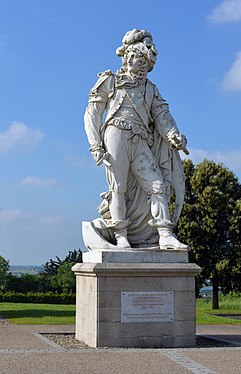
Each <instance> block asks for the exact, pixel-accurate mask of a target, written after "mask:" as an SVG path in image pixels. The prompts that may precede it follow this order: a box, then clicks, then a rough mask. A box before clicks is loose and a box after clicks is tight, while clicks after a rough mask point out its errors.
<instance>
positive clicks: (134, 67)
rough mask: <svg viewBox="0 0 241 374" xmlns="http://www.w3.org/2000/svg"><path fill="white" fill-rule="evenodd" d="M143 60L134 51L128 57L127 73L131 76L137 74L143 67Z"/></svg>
mask: <svg viewBox="0 0 241 374" xmlns="http://www.w3.org/2000/svg"><path fill="white" fill-rule="evenodd" d="M142 60H143V59H142V58H141V57H140V55H139V56H138V54H137V53H136V52H134V51H130V52H129V53H128V55H127V59H126V63H127V72H128V73H131V74H137V73H138V72H139V71H140V69H141V67H142Z"/></svg>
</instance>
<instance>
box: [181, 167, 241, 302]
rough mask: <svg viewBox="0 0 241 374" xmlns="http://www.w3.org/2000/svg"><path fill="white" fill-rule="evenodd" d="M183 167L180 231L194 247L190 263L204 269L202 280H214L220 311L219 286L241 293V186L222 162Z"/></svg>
mask: <svg viewBox="0 0 241 374" xmlns="http://www.w3.org/2000/svg"><path fill="white" fill-rule="evenodd" d="M183 165H184V171H185V175H186V178H187V179H186V196H185V204H184V207H183V211H182V215H181V217H180V220H179V222H178V226H177V232H178V236H179V238H180V240H181V241H183V242H186V243H187V244H189V246H190V247H191V253H190V260H192V261H195V262H196V263H197V264H198V265H199V266H200V267H201V268H202V273H201V278H200V280H201V281H203V280H204V279H210V280H211V282H212V285H213V307H214V308H218V287H219V286H221V287H222V289H223V291H224V292H228V291H230V290H241V282H240V279H241V278H240V275H241V253H240V248H241V239H240V232H241V185H240V183H239V181H238V179H237V178H236V177H235V176H234V174H233V173H232V172H231V171H230V170H228V169H227V168H226V167H224V166H223V165H222V164H220V163H219V164H216V163H214V162H213V161H208V160H204V161H203V162H202V163H200V164H198V165H197V166H196V167H195V166H194V165H193V163H192V161H191V160H186V161H184V163H183Z"/></svg>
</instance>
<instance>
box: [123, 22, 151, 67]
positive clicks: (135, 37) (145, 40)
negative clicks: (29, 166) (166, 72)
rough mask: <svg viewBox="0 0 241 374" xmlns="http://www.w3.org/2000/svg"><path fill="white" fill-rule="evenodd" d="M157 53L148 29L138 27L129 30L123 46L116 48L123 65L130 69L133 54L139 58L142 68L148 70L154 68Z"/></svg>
mask: <svg viewBox="0 0 241 374" xmlns="http://www.w3.org/2000/svg"><path fill="white" fill-rule="evenodd" d="M157 53H158V52H157V50H156V48H155V45H154V44H153V41H152V36H151V34H150V33H149V32H148V31H146V30H137V29H133V30H131V31H128V32H127V33H126V34H125V36H124V38H123V40H122V46H121V47H119V48H117V50H116V54H117V55H118V56H120V57H122V62H123V66H124V67H125V68H126V69H127V70H128V69H129V68H128V59H129V58H130V55H132V56H133V57H134V56H135V57H136V59H139V64H140V65H141V70H144V69H145V70H146V72H150V71H151V70H152V69H153V67H154V65H155V63H156V57H157ZM136 64H137V62H136ZM129 67H130V66H129Z"/></svg>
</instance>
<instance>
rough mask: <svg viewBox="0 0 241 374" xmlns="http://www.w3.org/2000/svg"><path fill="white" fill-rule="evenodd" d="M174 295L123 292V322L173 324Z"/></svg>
mask: <svg viewBox="0 0 241 374" xmlns="http://www.w3.org/2000/svg"><path fill="white" fill-rule="evenodd" d="M173 321H174V294H173V292H172V291H170V292H122V293H121V322H124V323H128V322H173Z"/></svg>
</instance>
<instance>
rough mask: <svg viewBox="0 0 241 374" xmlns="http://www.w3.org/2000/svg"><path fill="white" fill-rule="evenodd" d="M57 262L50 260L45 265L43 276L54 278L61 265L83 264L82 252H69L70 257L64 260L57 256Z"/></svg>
mask: <svg viewBox="0 0 241 374" xmlns="http://www.w3.org/2000/svg"><path fill="white" fill-rule="evenodd" d="M56 259H57V260H52V259H50V260H49V261H48V262H46V263H45V264H44V265H43V271H42V273H41V274H44V275H46V276H53V275H56V274H57V273H58V268H59V266H60V265H62V264H65V263H68V262H74V263H77V262H82V252H81V250H80V249H79V250H78V251H76V249H74V250H73V251H69V253H68V255H67V256H66V257H65V258H64V260H61V259H60V258H59V257H58V256H56Z"/></svg>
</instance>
